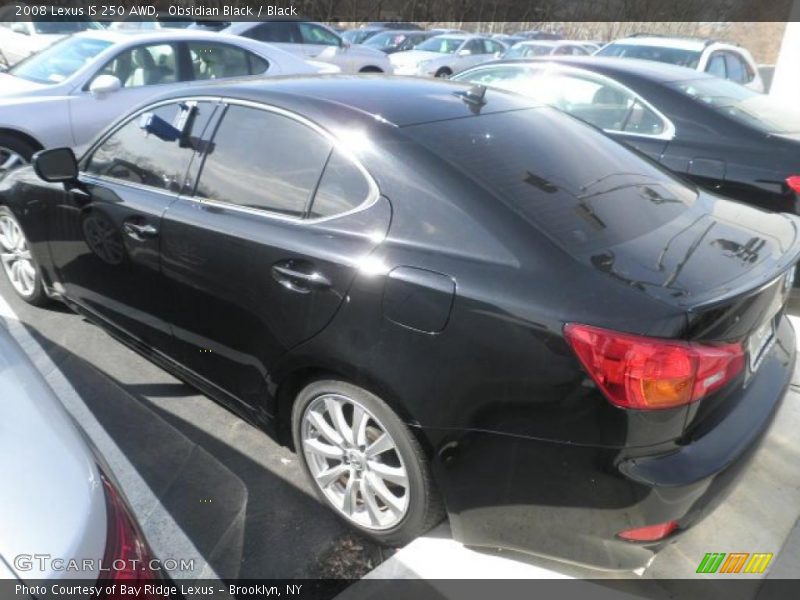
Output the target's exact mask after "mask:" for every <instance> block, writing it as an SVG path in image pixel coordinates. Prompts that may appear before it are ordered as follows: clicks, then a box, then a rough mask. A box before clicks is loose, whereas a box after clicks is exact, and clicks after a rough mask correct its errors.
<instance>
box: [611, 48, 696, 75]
mask: <svg viewBox="0 0 800 600" xmlns="http://www.w3.org/2000/svg"><path fill="white" fill-rule="evenodd" d="M700 54H701V53H700V51H698V50H684V49H681V48H664V47H662V46H646V45H640V44H608V45H607V46H605V47H604V48H602V49H600V51H598V52H597V53H596V56H618V57H624V58H641V59H642V60H657V61H658V62H663V63H670V64H672V65H678V66H681V67H687V68H689V69H696V68H697V63H698V62H699V61H700Z"/></svg>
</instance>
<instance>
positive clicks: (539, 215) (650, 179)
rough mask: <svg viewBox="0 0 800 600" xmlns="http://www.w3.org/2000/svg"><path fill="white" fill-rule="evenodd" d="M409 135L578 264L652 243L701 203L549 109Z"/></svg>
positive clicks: (433, 126) (431, 126) (420, 128)
mask: <svg viewBox="0 0 800 600" xmlns="http://www.w3.org/2000/svg"><path fill="white" fill-rule="evenodd" d="M405 130H406V131H407V132H408V133H409V134H410V135H411V136H412V137H413V138H414V139H416V140H417V141H418V142H419V143H421V144H423V145H424V146H427V147H428V148H429V149H430V150H432V151H433V153H434V154H436V155H438V156H440V157H442V158H443V159H444V160H446V161H447V162H449V163H450V164H451V165H453V166H454V167H455V168H456V169H458V170H459V171H460V172H461V174H462V176H463V177H465V178H470V179H471V180H473V181H475V182H476V183H478V184H479V185H481V186H482V187H483V188H484V189H486V190H487V191H488V192H489V193H490V194H491V195H492V196H494V197H495V198H496V199H498V200H499V201H501V202H503V203H504V204H506V205H508V206H509V207H511V208H512V209H513V210H515V211H516V212H517V213H518V214H520V215H521V216H522V217H523V218H525V219H527V220H528V221H530V222H531V223H533V224H534V225H535V226H536V227H537V228H538V229H539V230H540V231H542V232H543V233H544V234H545V235H547V236H549V237H550V238H551V239H553V240H554V241H555V242H556V243H557V244H559V245H560V246H561V247H562V248H564V249H565V250H566V251H567V252H570V253H572V254H576V255H577V254H582V253H584V252H591V251H593V250H596V249H600V248H602V249H606V248H608V247H611V246H614V245H616V244H619V243H623V242H625V241H628V240H631V239H633V238H636V237H639V236H641V235H645V234H647V233H649V232H651V231H653V230H655V229H657V228H659V227H661V226H662V225H664V224H666V223H668V222H669V221H671V220H673V219H675V218H676V217H678V216H679V215H681V214H682V213H683V212H684V211H686V210H688V206H690V205H691V204H693V203H694V201H695V198H696V196H697V193H696V190H695V189H694V188H692V187H689V186H687V185H686V184H684V183H682V182H680V181H679V180H677V179H676V178H675V177H673V176H672V175H670V174H668V172H666V171H665V170H663V169H661V168H659V167H657V166H655V165H654V164H652V163H651V162H649V161H647V160H645V159H643V158H641V157H639V156H638V155H637V154H635V153H633V152H632V151H630V150H628V149H626V148H625V147H624V146H622V145H621V144H618V143H617V142H614V141H613V140H611V139H610V138H608V137H606V136H605V135H603V134H602V133H600V132H598V131H596V130H595V129H593V128H591V127H589V126H587V125H584V124H582V123H580V122H579V121H577V120H575V119H572V118H570V117H569V116H567V115H564V114H562V113H560V112H559V111H557V110H554V109H552V108H548V107H542V108H536V109H529V110H518V111H510V112H505V113H494V114H487V115H483V116H480V117H470V118H463V119H454V120H450V121H439V122H436V123H427V124H422V125H416V126H413V127H407V128H406V129H405ZM631 215H636V218H635V219H632V218H631Z"/></svg>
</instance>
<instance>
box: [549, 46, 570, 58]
mask: <svg viewBox="0 0 800 600" xmlns="http://www.w3.org/2000/svg"><path fill="white" fill-rule="evenodd" d="M553 54H555V55H558V56H564V55H568V54H572V46H558V47H557V48H556V49H555V51H554V52H553Z"/></svg>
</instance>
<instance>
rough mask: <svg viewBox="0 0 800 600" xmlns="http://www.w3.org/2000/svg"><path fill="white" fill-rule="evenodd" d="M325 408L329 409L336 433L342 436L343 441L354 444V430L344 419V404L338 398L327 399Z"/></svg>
mask: <svg viewBox="0 0 800 600" xmlns="http://www.w3.org/2000/svg"><path fill="white" fill-rule="evenodd" d="M325 408H327V409H328V414H329V415H330V416H331V421H333V426H334V427H335V428H336V431H337V432H338V433H339V435H340V436H342V439H343V440H345V441H346V442H348V443H350V444H352V443H353V430H352V429H350V426H349V425H348V424H347V419H345V418H344V407H343V406H342V402H341V401H340V400H337V399H336V398H326V399H325Z"/></svg>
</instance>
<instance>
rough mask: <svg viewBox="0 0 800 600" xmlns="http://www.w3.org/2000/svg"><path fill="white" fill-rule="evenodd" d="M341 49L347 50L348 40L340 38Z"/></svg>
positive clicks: (348, 46) (348, 47)
mask: <svg viewBox="0 0 800 600" xmlns="http://www.w3.org/2000/svg"><path fill="white" fill-rule="evenodd" d="M341 47H342V50H349V49H350V42H348V41H347V40H342V43H341Z"/></svg>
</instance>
